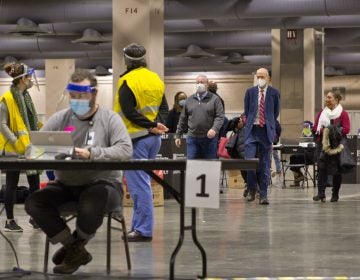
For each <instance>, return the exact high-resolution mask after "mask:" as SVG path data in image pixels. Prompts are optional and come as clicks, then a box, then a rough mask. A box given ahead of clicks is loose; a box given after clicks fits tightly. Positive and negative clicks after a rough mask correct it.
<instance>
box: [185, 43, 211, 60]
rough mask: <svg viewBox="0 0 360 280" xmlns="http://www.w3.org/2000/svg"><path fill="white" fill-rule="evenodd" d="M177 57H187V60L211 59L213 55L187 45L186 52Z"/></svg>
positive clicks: (195, 46) (194, 46) (197, 47)
mask: <svg viewBox="0 0 360 280" xmlns="http://www.w3.org/2000/svg"><path fill="white" fill-rule="evenodd" d="M178 56H181V57H188V58H201V57H213V56H215V55H214V54H212V53H209V52H206V51H204V50H203V49H202V48H200V47H199V46H197V45H189V46H188V48H187V50H186V52H184V53H182V54H179V55H178Z"/></svg>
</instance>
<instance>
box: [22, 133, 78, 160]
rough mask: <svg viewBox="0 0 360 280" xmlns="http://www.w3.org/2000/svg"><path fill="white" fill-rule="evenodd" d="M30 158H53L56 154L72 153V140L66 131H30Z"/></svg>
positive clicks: (28, 155)
mask: <svg viewBox="0 0 360 280" xmlns="http://www.w3.org/2000/svg"><path fill="white" fill-rule="evenodd" d="M29 135H30V141H31V144H32V147H31V149H30V151H29V152H28V154H27V157H28V158H30V159H55V156H56V155H57V154H61V153H62V154H69V155H71V154H72V150H73V146H74V145H73V140H72V137H71V133H69V132H67V131H30V132H29Z"/></svg>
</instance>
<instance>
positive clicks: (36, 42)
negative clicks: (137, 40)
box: [0, 35, 111, 56]
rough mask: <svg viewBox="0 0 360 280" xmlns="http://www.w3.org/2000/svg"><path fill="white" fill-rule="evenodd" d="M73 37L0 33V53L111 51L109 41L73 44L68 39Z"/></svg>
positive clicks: (29, 53)
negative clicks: (93, 43)
mask: <svg viewBox="0 0 360 280" xmlns="http://www.w3.org/2000/svg"><path fill="white" fill-rule="evenodd" d="M72 39H75V38H74V36H69V37H67V38H66V40H64V38H63V37H47V36H46V37H23V36H11V35H0V40H1V44H0V55H1V54H5V55H8V54H9V53H16V54H19V55H21V54H23V55H30V56H31V54H32V53H43V52H62V53H64V54H66V52H65V51H66V50H67V51H69V52H72V51H83V52H86V51H94V50H96V51H98V52H101V51H111V43H105V44H101V45H98V46H93V45H89V44H73V43H71V42H70V41H71V40H72Z"/></svg>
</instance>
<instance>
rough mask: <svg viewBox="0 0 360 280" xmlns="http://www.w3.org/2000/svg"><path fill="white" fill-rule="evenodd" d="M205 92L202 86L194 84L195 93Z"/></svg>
mask: <svg viewBox="0 0 360 280" xmlns="http://www.w3.org/2000/svg"><path fill="white" fill-rule="evenodd" d="M205 91H206V88H205V85H204V84H196V92H197V93H203V92H205Z"/></svg>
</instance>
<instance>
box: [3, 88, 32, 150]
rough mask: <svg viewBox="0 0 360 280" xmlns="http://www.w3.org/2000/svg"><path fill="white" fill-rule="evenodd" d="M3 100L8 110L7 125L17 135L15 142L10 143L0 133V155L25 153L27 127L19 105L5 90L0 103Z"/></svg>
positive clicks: (27, 142)
mask: <svg viewBox="0 0 360 280" xmlns="http://www.w3.org/2000/svg"><path fill="white" fill-rule="evenodd" d="M3 101H5V102H6V106H7V108H8V111H9V127H10V130H11V131H12V132H13V133H14V134H15V136H16V137H17V139H18V140H17V141H16V142H15V143H10V142H9V140H8V139H6V138H5V137H4V135H2V134H1V133H0V149H1V154H2V155H4V154H5V155H11V154H20V155H23V154H25V150H26V147H27V146H28V145H29V144H30V137H29V132H28V129H27V128H26V125H25V123H24V121H23V119H22V117H21V114H20V111H19V107H18V106H17V104H16V102H15V99H14V97H13V95H12V93H11V92H10V91H8V92H6V93H5V94H4V95H3V96H2V97H1V98H0V103H1V102H3Z"/></svg>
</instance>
